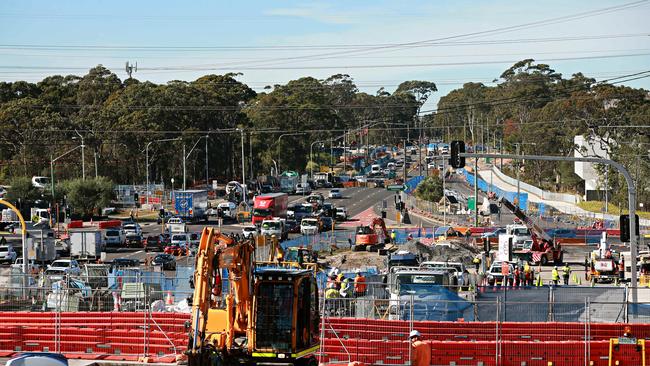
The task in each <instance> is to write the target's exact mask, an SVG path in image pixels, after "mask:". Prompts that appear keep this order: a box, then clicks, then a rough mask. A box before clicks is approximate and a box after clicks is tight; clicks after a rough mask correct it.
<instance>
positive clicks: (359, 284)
mask: <svg viewBox="0 0 650 366" xmlns="http://www.w3.org/2000/svg"><path fill="white" fill-rule="evenodd" d="M367 287H368V285H367V284H366V278H365V277H364V276H357V277H355V278H354V292H366V288H367Z"/></svg>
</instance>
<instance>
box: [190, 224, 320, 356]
mask: <svg viewBox="0 0 650 366" xmlns="http://www.w3.org/2000/svg"><path fill="white" fill-rule="evenodd" d="M254 258H255V244H254V243H253V242H252V241H250V240H244V241H237V240H236V239H233V238H232V237H229V236H226V235H223V234H221V233H219V232H218V231H217V230H215V229H214V228H205V229H204V230H203V233H202V236H201V241H200V244H199V248H198V251H197V255H196V270H195V273H194V295H193V298H192V310H191V311H192V314H191V320H190V322H189V324H188V328H189V344H188V350H187V352H186V354H187V361H188V364H189V365H190V366H199V365H201V366H203V365H206V366H207V365H241V364H247V365H252V364H261V363H264V364H285V365H286V364H293V365H301V366H302V365H306V366H307V365H308V366H315V365H317V361H316V358H315V354H316V352H318V350H319V329H318V327H319V321H320V319H319V307H318V287H317V284H316V279H315V277H314V273H313V272H312V271H310V270H305V269H294V268H283V267H279V266H275V267H274V266H272V265H264V266H261V265H259V266H258V265H257V264H256V263H255V260H254ZM224 272H226V273H227V275H224V276H227V282H228V285H227V291H224V294H222V293H221V291H222V287H224V286H222V284H223V283H225V282H226V281H225V278H221V277H222V273H224Z"/></svg>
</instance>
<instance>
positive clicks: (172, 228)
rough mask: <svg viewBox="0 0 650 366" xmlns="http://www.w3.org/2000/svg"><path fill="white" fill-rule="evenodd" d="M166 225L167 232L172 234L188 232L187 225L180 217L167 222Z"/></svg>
mask: <svg viewBox="0 0 650 366" xmlns="http://www.w3.org/2000/svg"><path fill="white" fill-rule="evenodd" d="M165 225H166V227H167V231H169V232H170V233H186V232H187V225H186V224H185V222H184V221H183V219H181V218H180V217H172V218H171V219H169V220H167V224H165Z"/></svg>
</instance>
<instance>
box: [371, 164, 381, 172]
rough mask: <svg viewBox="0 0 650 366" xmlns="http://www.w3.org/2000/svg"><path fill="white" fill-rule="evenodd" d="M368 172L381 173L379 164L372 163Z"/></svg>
mask: <svg viewBox="0 0 650 366" xmlns="http://www.w3.org/2000/svg"><path fill="white" fill-rule="evenodd" d="M370 173H371V174H381V165H379V164H372V166H371V167H370Z"/></svg>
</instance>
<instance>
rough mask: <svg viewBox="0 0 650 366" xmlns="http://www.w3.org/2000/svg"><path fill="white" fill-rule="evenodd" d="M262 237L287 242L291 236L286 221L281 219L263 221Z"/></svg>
mask: <svg viewBox="0 0 650 366" xmlns="http://www.w3.org/2000/svg"><path fill="white" fill-rule="evenodd" d="M260 235H263V236H273V235H275V237H276V238H278V239H279V240H285V239H286V238H287V237H288V236H289V232H288V230H287V225H286V221H285V220H283V219H279V218H274V219H271V220H264V221H262V225H261V228H260Z"/></svg>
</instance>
